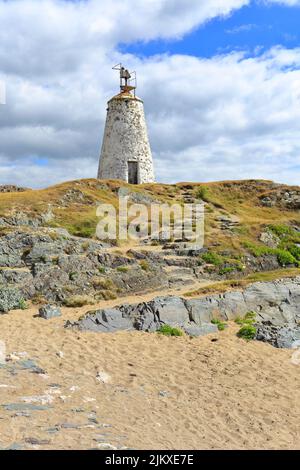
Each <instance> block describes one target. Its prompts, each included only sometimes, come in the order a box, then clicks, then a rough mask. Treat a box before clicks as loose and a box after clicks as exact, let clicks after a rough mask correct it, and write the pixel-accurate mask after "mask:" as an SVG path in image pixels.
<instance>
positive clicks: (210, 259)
mask: <svg viewBox="0 0 300 470" xmlns="http://www.w3.org/2000/svg"><path fill="white" fill-rule="evenodd" d="M201 259H202V260H203V261H205V263H208V264H213V265H214V266H221V264H223V263H224V258H223V256H221V255H219V254H218V253H214V252H213V251H207V252H206V253H203V254H202V255H201Z"/></svg>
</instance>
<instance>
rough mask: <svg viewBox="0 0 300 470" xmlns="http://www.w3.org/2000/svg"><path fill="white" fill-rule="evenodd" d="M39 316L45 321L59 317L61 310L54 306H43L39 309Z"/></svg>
mask: <svg viewBox="0 0 300 470" xmlns="http://www.w3.org/2000/svg"><path fill="white" fill-rule="evenodd" d="M39 316H40V317H42V318H44V319H45V320H50V319H51V318H56V317H61V310H60V308H59V307H56V306H54V305H44V306H43V307H41V308H40V309H39Z"/></svg>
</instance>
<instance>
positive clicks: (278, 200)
mask: <svg viewBox="0 0 300 470" xmlns="http://www.w3.org/2000/svg"><path fill="white" fill-rule="evenodd" d="M260 201H261V204H262V205H263V206H265V207H274V206H279V207H283V208H285V209H291V210H299V209H300V190H299V188H295V189H293V188H286V189H285V188H280V189H278V190H277V191H272V192H270V193H269V194H267V195H263V196H261V198H260Z"/></svg>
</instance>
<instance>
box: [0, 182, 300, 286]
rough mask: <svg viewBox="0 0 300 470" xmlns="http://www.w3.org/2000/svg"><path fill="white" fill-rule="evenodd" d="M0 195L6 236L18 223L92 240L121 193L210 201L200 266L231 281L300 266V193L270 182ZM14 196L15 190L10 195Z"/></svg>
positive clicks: (109, 186) (89, 185)
mask: <svg viewBox="0 0 300 470" xmlns="http://www.w3.org/2000/svg"><path fill="white" fill-rule="evenodd" d="M7 191H8V192H0V221H2V222H1V224H2V228H0V232H2V233H6V232H7V231H8V230H11V229H12V228H13V227H15V226H17V225H19V224H20V225H26V224H27V225H28V224H29V225H34V223H35V221H38V224H39V225H42V226H46V227H62V228H65V229H67V230H68V231H69V232H70V233H71V234H72V235H75V236H81V237H87V238H93V237H94V235H95V228H96V225H97V222H98V219H97V217H96V207H97V205H98V204H99V203H111V204H113V205H114V206H115V207H116V208H117V207H118V196H119V192H120V191H122V192H123V194H124V192H125V193H126V192H127V193H129V194H131V199H132V200H133V202H134V200H135V199H137V200H138V201H142V202H146V203H150V202H151V201H160V202H166V203H175V202H179V203H180V204H182V203H184V202H190V203H191V202H196V201H200V200H203V201H205V213H206V217H205V248H206V249H207V251H206V252H205V253H203V254H202V255H201V256H200V257H199V263H200V264H204V265H205V270H206V272H207V273H210V274H212V275H213V274H216V275H218V276H225V277H226V278H230V277H235V276H236V275H238V276H243V275H245V274H249V272H252V271H254V272H257V271H271V270H277V269H280V268H287V267H288V268H291V267H293V268H298V266H299V265H300V187H299V186H294V187H291V186H287V185H279V184H276V183H273V182H272V181H255V180H245V181H224V182H214V183H203V184H202V183H178V184H174V185H167V184H146V185H140V186H131V185H128V184H126V183H124V182H120V181H98V180H94V179H86V180H79V181H71V182H66V183H63V184H59V185H56V186H52V187H50V188H47V189H42V190H22V191H16V190H9V189H8V190H7ZM11 191H12V192H11Z"/></svg>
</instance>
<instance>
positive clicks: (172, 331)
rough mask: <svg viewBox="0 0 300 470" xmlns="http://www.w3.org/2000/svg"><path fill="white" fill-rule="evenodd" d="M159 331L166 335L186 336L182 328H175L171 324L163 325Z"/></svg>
mask: <svg viewBox="0 0 300 470" xmlns="http://www.w3.org/2000/svg"><path fill="white" fill-rule="evenodd" d="M157 333H158V334H160V335H164V336H184V332H183V331H182V330H181V329H180V328H174V327H173V326H170V325H162V326H161V327H160V329H159V330H157Z"/></svg>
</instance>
